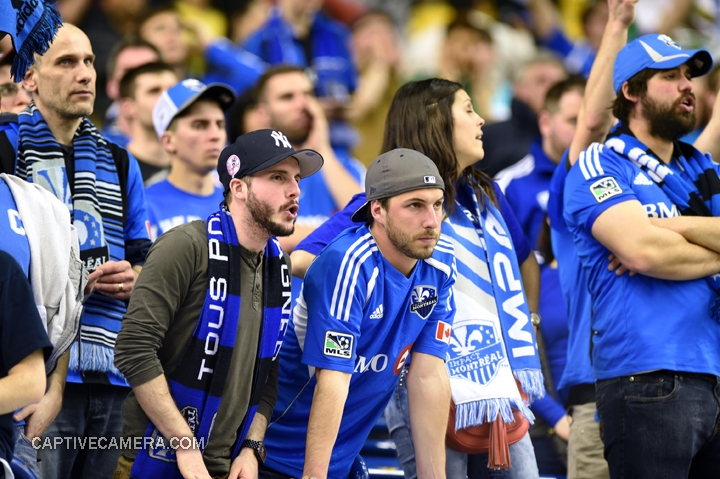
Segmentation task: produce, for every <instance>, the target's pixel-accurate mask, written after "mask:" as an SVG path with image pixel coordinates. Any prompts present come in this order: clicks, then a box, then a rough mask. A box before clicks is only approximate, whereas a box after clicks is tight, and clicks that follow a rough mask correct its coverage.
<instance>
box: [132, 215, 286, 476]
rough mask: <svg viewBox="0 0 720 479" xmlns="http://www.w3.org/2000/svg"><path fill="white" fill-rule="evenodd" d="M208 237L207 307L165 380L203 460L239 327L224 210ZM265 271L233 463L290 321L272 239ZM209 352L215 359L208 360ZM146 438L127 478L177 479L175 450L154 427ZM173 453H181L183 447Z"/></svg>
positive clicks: (234, 243) (236, 280)
mask: <svg viewBox="0 0 720 479" xmlns="http://www.w3.org/2000/svg"><path fill="white" fill-rule="evenodd" d="M207 237H208V249H209V259H208V278H209V281H208V290H207V294H206V296H205V303H204V304H203V309H202V313H201V314H200V318H199V319H198V322H197V325H196V326H195V330H194V331H193V335H192V338H191V339H190V342H189V343H188V345H187V348H186V349H185V352H184V353H183V356H182V358H181V359H180V362H179V363H178V365H177V367H176V368H175V370H174V371H173V372H172V373H171V375H170V378H169V380H168V385H169V387H170V393H171V395H172V397H173V400H174V401H175V404H176V405H177V407H178V409H179V410H180V412H181V413H182V415H183V417H185V420H186V421H187V422H188V425H189V426H190V429H191V430H192V432H193V435H194V437H195V438H196V440H197V443H198V445H199V448H200V450H201V452H202V451H203V450H204V449H205V447H206V446H207V443H208V440H209V438H210V435H211V433H212V426H213V423H214V422H215V416H216V415H217V412H218V410H219V408H220V401H221V399H222V394H223V391H224V390H225V383H226V381H227V380H228V372H229V369H230V361H231V358H232V354H233V349H234V347H235V339H236V337H237V328H238V323H239V321H241V320H242V318H240V305H241V297H240V287H241V286H240V285H241V278H240V267H239V264H240V262H241V261H242V258H241V257H240V245H239V244H238V239H237V234H236V231H235V226H234V224H233V220H232V218H231V216H230V214H229V213H228V212H227V211H226V210H225V209H222V210H220V211H218V212H217V213H214V214H212V215H210V217H209V218H208V220H207ZM263 268H264V273H263V281H264V287H263V289H264V313H263V324H262V327H261V333H260V343H259V345H258V350H257V360H256V361H255V370H254V373H253V381H252V384H253V386H252V391H251V394H250V404H249V405H248V409H247V412H246V413H245V416H244V417H243V420H242V423H241V424H240V427H239V429H238V434H237V439H236V441H235V445H234V446H233V449H232V451H231V460H233V459H235V458H236V457H237V455H238V454H239V452H240V445H241V444H242V442H243V440H244V439H245V436H246V434H247V432H248V429H249V428H250V424H251V423H252V421H253V418H254V417H255V413H256V412H257V409H258V404H259V403H260V398H261V397H262V393H263V387H264V385H265V382H266V381H267V378H268V374H269V372H270V366H271V364H272V361H273V358H275V357H276V356H277V353H278V352H279V349H280V346H281V344H282V339H283V336H284V333H285V330H286V326H287V324H288V321H289V319H290V306H289V302H290V279H289V278H290V276H289V271H288V266H287V263H286V262H285V258H284V255H283V253H282V250H281V249H280V245H279V243H278V242H277V240H276V239H275V238H272V239H271V240H270V241H268V244H267V246H266V248H265V256H264V258H263ZM223 285H225V286H223ZM286 305H287V307H286ZM208 351H212V352H213V353H212V354H208ZM230 380H231V381H232V378H230ZM145 436H146V437H151V438H152V439H153V445H152V446H151V447H149V448H143V449H141V450H140V451H138V454H137V457H136V458H135V462H134V464H133V468H132V471H131V477H132V478H133V479H136V478H137V479H141V478H148V479H150V478H158V477H162V478H178V479H179V478H181V477H182V476H181V474H180V471H179V469H178V467H177V459H176V455H175V451H174V450H173V449H172V448H171V447H170V446H173V445H176V444H175V443H174V442H170V441H168V438H164V437H163V436H162V434H161V433H160V432H159V431H158V429H157V428H156V427H155V425H154V424H152V422H151V423H149V425H148V428H147V430H146V432H145ZM173 441H175V440H173ZM187 444H188V445H189V443H187ZM177 445H180V446H182V445H183V443H182V442H180V443H177Z"/></svg>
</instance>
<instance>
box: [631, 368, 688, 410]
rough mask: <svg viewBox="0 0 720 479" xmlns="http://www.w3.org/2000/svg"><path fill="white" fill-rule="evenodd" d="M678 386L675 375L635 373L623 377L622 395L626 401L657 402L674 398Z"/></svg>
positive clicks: (678, 382)
mask: <svg viewBox="0 0 720 479" xmlns="http://www.w3.org/2000/svg"><path fill="white" fill-rule="evenodd" d="M679 388H680V379H679V378H678V376H677V375H674V374H672V373H668V374H658V373H649V374H637V375H633V376H626V377H625V378H623V388H622V389H623V397H624V399H625V401H628V402H638V403H658V402H664V401H669V400H671V399H673V398H675V397H676V396H677V394H678V389H679Z"/></svg>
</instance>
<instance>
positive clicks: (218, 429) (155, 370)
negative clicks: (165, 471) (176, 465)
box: [115, 221, 287, 475]
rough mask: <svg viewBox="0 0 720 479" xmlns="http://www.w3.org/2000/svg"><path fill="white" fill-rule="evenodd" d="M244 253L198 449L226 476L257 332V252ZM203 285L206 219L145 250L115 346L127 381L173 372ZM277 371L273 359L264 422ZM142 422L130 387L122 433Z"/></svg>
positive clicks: (134, 432)
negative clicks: (231, 345) (223, 368)
mask: <svg viewBox="0 0 720 479" xmlns="http://www.w3.org/2000/svg"><path fill="white" fill-rule="evenodd" d="M241 255H242V259H243V261H242V262H241V264H240V265H239V266H240V277H241V281H242V284H241V286H240V294H241V297H242V298H243V299H244V300H243V301H242V302H241V306H240V320H239V323H238V330H237V339H236V342H235V349H234V351H233V355H232V359H231V365H230V370H229V372H228V379H227V382H226V383H225V389H224V391H223V395H222V401H221V403H220V409H219V410H218V413H217V418H216V420H215V423H214V425H213V430H212V434H211V436H210V439H209V441H208V444H207V447H206V448H205V452H204V454H203V458H204V460H205V464H206V466H207V468H208V471H209V472H210V474H211V475H222V474H227V473H228V472H229V470H230V453H231V449H232V446H233V444H234V443H235V438H236V436H237V430H238V428H239V427H240V423H241V422H242V419H243V417H244V416H245V413H246V411H247V407H248V402H249V401H250V393H251V389H252V380H253V372H254V368H255V361H256V358H257V349H258V344H259V338H260V326H261V323H262V313H263V301H262V298H263V267H262V254H257V253H254V252H251V251H249V250H246V249H245V248H243V247H242V246H241ZM286 259H287V256H286ZM207 288H208V242H207V233H206V229H205V222H204V221H193V222H191V223H188V224H185V225H182V226H178V227H176V228H173V229H172V230H170V231H167V232H166V233H164V234H163V235H161V236H160V237H159V238H158V239H157V241H155V243H154V244H153V246H152V248H150V252H149V253H148V256H147V260H146V262H145V266H144V267H143V270H142V273H141V274H140V276H139V278H138V281H137V284H136V285H135V289H134V291H133V294H132V297H131V298H130V304H129V306H128V309H127V314H125V317H124V319H123V325H122V330H121V332H120V334H118V339H117V344H116V346H115V364H116V366H117V367H118V369H120V371H121V372H122V373H123V374H124V375H125V377H126V378H127V380H128V382H129V383H130V385H131V386H133V387H135V386H139V385H141V384H144V383H146V382H148V381H150V380H152V379H154V378H156V377H158V376H159V375H161V374H165V375H166V376H169V375H170V374H171V373H172V371H173V370H174V369H175V367H176V366H177V364H178V363H179V361H180V358H181V357H182V354H183V352H184V351H185V347H186V345H187V344H188V342H189V341H190V338H191V336H192V333H193V331H194V329H195V326H196V324H197V321H198V318H199V317H200V313H201V312H202V307H203V303H204V301H205V295H206V292H207ZM246 298H251V300H250V301H248V300H246ZM277 375H278V369H277V361H275V362H273V365H272V368H271V370H270V377H269V378H268V381H267V383H266V385H265V389H264V391H263V396H262V398H261V400H260V405H259V408H258V412H259V413H260V414H262V415H264V416H265V417H267V418H268V421H269V419H270V416H271V414H272V410H273V407H274V406H275V400H276V399H277ZM147 425H148V418H147V416H146V415H145V413H144V412H143V410H142V408H141V407H140V405H139V404H138V401H137V399H136V397H135V394H134V393H132V392H131V393H130V395H129V396H128V398H127V400H126V401H125V404H124V406H123V436H124V437H141V436H143V435H144V434H145V430H146V428H147ZM136 454H137V450H124V451H123V455H124V456H125V457H127V458H129V459H134V458H135V455H136Z"/></svg>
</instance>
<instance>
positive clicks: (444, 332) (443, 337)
mask: <svg viewBox="0 0 720 479" xmlns="http://www.w3.org/2000/svg"><path fill="white" fill-rule="evenodd" d="M451 332H452V326H450V325H449V324H448V323H444V322H442V321H438V324H437V330H436V332H435V339H437V340H438V341H442V342H443V343H445V344H448V345H449V344H450V333H451Z"/></svg>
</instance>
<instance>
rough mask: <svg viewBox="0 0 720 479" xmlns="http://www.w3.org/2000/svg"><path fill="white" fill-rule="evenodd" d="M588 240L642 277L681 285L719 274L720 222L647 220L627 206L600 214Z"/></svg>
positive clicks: (638, 209)
mask: <svg viewBox="0 0 720 479" xmlns="http://www.w3.org/2000/svg"><path fill="white" fill-rule="evenodd" d="M668 220H670V221H668ZM592 235H593V236H594V237H595V239H597V240H598V241H599V242H600V243H602V244H603V246H605V247H606V248H607V249H609V250H610V251H611V252H612V253H613V254H614V255H615V256H616V258H617V259H618V261H619V262H620V263H622V264H623V265H624V266H625V267H626V268H627V269H629V270H631V271H635V272H637V273H640V274H644V275H646V276H651V277H653V278H659V279H669V280H675V281H684V280H693V279H698V278H704V277H706V276H710V275H713V274H716V273H718V272H720V252H718V250H720V241H718V238H717V237H718V236H719V235H720V218H694V217H687V218H686V217H678V218H663V219H651V218H648V216H647V213H646V212H645V209H644V208H643V206H642V205H641V204H640V202H638V201H637V200H630V201H624V202H622V203H618V204H616V205H613V206H611V207H610V208H608V209H607V210H605V211H604V212H603V213H601V214H600V216H598V217H597V219H596V220H595V223H594V224H593V226H592Z"/></svg>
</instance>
